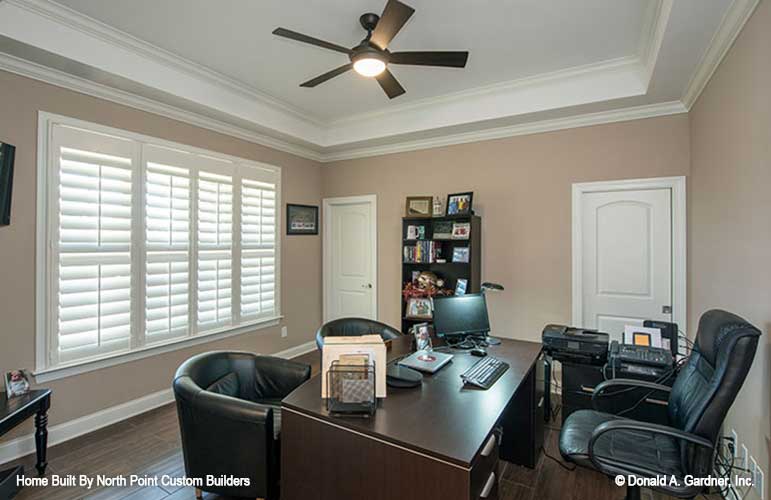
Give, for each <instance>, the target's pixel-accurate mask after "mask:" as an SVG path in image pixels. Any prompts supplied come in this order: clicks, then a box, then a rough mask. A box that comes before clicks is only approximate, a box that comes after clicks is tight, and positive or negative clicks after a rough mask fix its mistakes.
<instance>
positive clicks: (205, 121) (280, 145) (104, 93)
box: [0, 0, 323, 161]
mask: <svg viewBox="0 0 771 500" xmlns="http://www.w3.org/2000/svg"><path fill="white" fill-rule="evenodd" d="M5 1H8V0H5ZM0 69H1V70H4V71H8V72H10V73H15V74H17V75H21V76H25V77H28V78H32V79H34V80H39V81H42V82H44V83H49V84H51V85H56V86H57V87H62V88H65V89H68V90H73V91H75V92H79V93H81V94H86V95H89V96H91V97H97V98H99V99H104V100H107V101H110V102H114V103H116V104H121V105H123V106H128V107H131V108H134V109H138V110H141V111H146V112H148V113H153V114H156V115H160V116H163V117H165V118H171V119H173V120H178V121H180V122H184V123H187V124H189V125H195V126H196V127H201V128H204V129H207V130H211V131H213V132H218V133H221V134H225V135H229V136H231V137H236V138H238V139H243V140H245V141H248V142H252V143H255V144H259V145H260V146H266V147H269V148H273V149H276V150H279V151H283V152H285V153H290V154H293V155H297V156H300V157H302V158H306V159H309V160H315V161H322V159H323V155H322V154H321V153H320V152H318V151H315V150H313V149H310V148H307V147H303V146H300V145H297V144H292V143H290V142H288V141H283V140H281V139H277V138H275V137H271V136H268V135H265V134H260V133H258V132H255V131H253V130H249V129H245V128H243V127H238V126H236V125H232V124H229V123H225V122H223V121H220V120H216V119H214V118H210V117H208V116H204V115H200V114H198V113H193V112H190V111H186V110H182V109H180V108H178V107H175V106H170V105H168V104H164V103H161V102H158V101H155V100H152V99H148V98H145V97H141V96H139V95H136V94H132V93H129V92H125V91H122V90H119V89H116V88H114V87H109V86H107V85H102V84H100V83H95V82H92V81H91V80H87V79H85V78H80V77H77V76H73V75H71V74H69V73H65V72H63V71H59V70H56V69H52V68H49V67H47V66H43V65H40V64H36V63H33V62H30V61H27V60H26V59H21V58H18V57H14V56H11V55H8V54H4V53H2V52H0Z"/></svg>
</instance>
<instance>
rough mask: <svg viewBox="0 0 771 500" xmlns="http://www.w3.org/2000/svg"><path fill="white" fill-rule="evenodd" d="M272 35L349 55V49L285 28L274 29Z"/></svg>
mask: <svg viewBox="0 0 771 500" xmlns="http://www.w3.org/2000/svg"><path fill="white" fill-rule="evenodd" d="M273 34H274V35H278V36H283V37H284V38H291V39H292V40H297V41H298V42H303V43H309V44H311V45H315V46H317V47H323V48H325V49H329V50H334V51H336V52H342V53H343V54H350V53H351V49H346V48H345V47H342V46H340V45H337V44H335V43H331V42H325V41H324V40H319V39H318V38H313V37H312V36H308V35H303V34H302V33H298V32H296V31H292V30H288V29H285V28H276V29H274V30H273Z"/></svg>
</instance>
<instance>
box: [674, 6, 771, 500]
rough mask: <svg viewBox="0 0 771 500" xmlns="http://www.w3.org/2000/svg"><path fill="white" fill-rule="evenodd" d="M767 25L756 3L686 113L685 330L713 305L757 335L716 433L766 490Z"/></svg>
mask: <svg viewBox="0 0 771 500" xmlns="http://www.w3.org/2000/svg"><path fill="white" fill-rule="evenodd" d="M770 28H771V3H769V2H761V3H760V5H759V6H758V9H757V10H756V12H755V13H754V14H753V16H752V17H751V18H750V20H749V22H748V23H747V25H746V26H745V28H744V31H743V32H742V33H741V34H740V36H739V38H738V39H737V41H736V43H735V44H734V46H733V48H732V49H731V51H730V52H729V53H728V55H727V57H726V58H725V59H724V60H723V62H722V64H721V65H720V67H719V68H718V70H717V72H716V73H715V75H714V76H713V78H712V80H711V81H710V83H709V84H708V85H707V88H706V89H705V91H704V93H703V94H702V95H701V98H700V99H699V100H698V101H697V103H696V105H695V106H694V107H693V109H692V110H691V114H690V120H691V155H692V168H691V174H692V175H691V206H690V210H691V218H690V242H689V249H690V256H689V260H690V276H691V279H690V290H689V298H690V305H691V307H690V318H691V325H694V326H695V324H696V323H695V321H696V319H697V318H698V316H699V315H700V314H701V313H702V312H703V311H705V310H707V309H710V308H712V307H720V308H724V309H728V310H730V311H733V312H736V313H737V314H739V315H741V316H743V317H745V318H746V319H747V320H749V321H750V322H752V323H753V324H755V325H756V326H757V327H758V328H760V329H761V330H762V331H763V332H764V333H763V337H761V341H760V345H759V348H758V354H757V356H756V358H755V363H754V365H753V367H752V371H751V372H750V374H749V377H748V380H747V382H746V383H745V386H744V388H743V389H742V392H741V393H740V395H739V398H738V399H737V401H736V403H735V404H734V406H733V408H732V410H731V412H730V414H729V418H728V419H727V421H726V423H725V428H726V433H728V431H730V429H731V428H735V429H736V431H737V432H738V433H739V439H740V440H742V441H743V442H744V443H745V444H746V445H747V448H748V449H749V451H750V454H752V455H753V456H754V457H755V459H756V460H757V461H758V463H759V464H760V465H761V466H762V468H763V470H764V471H765V473H766V476H765V479H766V484H768V481H769V480H770V478H771V476H770V475H769V473H771V471H769V463H770V460H769V453H771V451H769V450H770V448H769V440H770V439H771V419H770V418H769V414H771V397H769V390H770V389H769V387H770V386H771V366H770V365H771V360H770V358H769V349H770V347H769V346H770V345H771V344H769V332H771V52H770V51H769V48H771V29H770ZM766 491H767V492H769V489H768V488H766ZM766 497H768V493H767V494H766Z"/></svg>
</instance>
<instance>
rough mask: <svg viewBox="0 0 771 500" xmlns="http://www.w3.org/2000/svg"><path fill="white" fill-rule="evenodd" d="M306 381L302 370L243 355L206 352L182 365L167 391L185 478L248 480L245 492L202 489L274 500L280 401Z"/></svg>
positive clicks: (241, 488) (308, 371)
mask: <svg viewBox="0 0 771 500" xmlns="http://www.w3.org/2000/svg"><path fill="white" fill-rule="evenodd" d="M310 375H311V367H310V366H308V365H305V364H302V363H295V362H293V361H287V360H285V359H280V358H274V357H270V356H257V355H254V354H251V353H247V352H225V351H217V352H208V353H204V354H199V355H197V356H194V357H192V358H190V359H188V360H187V361H185V362H184V363H183V364H182V366H180V367H179V369H178V370H177V373H176V375H175V376H174V384H173V387H174V397H175V398H176V400H177V414H178V416H179V426H180V430H181V433H182V452H183V455H184V458H185V472H186V473H187V477H189V478H201V479H202V480H204V481H205V478H206V476H207V475H213V476H221V475H230V476H235V477H244V478H249V483H250V484H249V486H226V485H225V486H221V487H218V486H214V487H204V488H201V489H203V490H205V491H208V492H211V493H217V494H219V495H225V496H237V497H251V498H266V499H277V498H278V497H279V476H280V474H279V464H280V460H279V451H280V445H279V444H280V443H279V433H280V430H281V399H282V398H284V397H285V396H287V395H288V394H289V393H290V392H292V391H293V390H294V389H295V388H296V387H297V386H299V385H300V384H302V383H303V382H305V381H306V380H308V379H309V378H310ZM196 495H197V496H199V497H200V491H196Z"/></svg>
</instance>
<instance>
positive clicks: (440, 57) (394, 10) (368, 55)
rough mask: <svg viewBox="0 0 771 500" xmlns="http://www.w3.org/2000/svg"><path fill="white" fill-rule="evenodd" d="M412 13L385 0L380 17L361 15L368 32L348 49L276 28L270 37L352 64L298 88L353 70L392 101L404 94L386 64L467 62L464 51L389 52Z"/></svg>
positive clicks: (462, 64)
mask: <svg viewBox="0 0 771 500" xmlns="http://www.w3.org/2000/svg"><path fill="white" fill-rule="evenodd" d="M414 13H415V9H413V8H412V7H410V6H409V5H405V4H403V3H402V2H399V1H398V0H388V3H387V4H386V6H385V9H383V14H382V15H380V16H378V15H377V14H372V13H367V14H363V15H362V16H361V17H360V18H359V22H360V23H361V25H362V26H363V27H364V29H365V30H367V36H366V37H364V40H362V41H361V43H359V44H358V45H356V46H355V47H353V48H350V49H348V48H345V47H343V46H340V45H337V44H334V43H330V42H325V41H324V40H319V39H318V38H314V37H311V36H308V35H303V34H302V33H297V32H296V31H292V30H288V29H285V28H276V29H275V30H273V34H274V35H278V36H283V37H285V38H291V39H292V40H296V41H298V42H304V43H309V44H311V45H316V46H317V47H323V48H325V49H329V50H334V51H336V52H342V53H343V54H346V55H347V56H348V57H349V58H350V60H351V62H349V63H348V64H344V65H342V66H340V67H339V68H335V69H333V70H332V71H328V72H326V73H324V74H323V75H319V76H317V77H316V78H312V79H310V80H308V81H307V82H304V83H301V84H300V87H315V86H316V85H319V84H320V83H324V82H326V81H327V80H330V79H332V78H334V77H336V76H338V75H341V74H343V73H345V72H346V71H349V70H351V69H353V70H354V71H356V72H357V73H359V74H360V75H362V76H368V77H374V78H375V79H376V80H377V82H378V83H379V84H380V86H381V87H382V88H383V90H384V91H385V93H386V94H387V95H388V97H389V98H391V99H393V98H394V97H398V96H400V95H402V94H404V92H405V90H404V87H402V86H401V85H400V84H399V82H398V81H397V80H396V78H395V77H394V75H393V74H392V73H391V72H390V71H389V70H388V65H389V64H411V65H416V66H444V67H450V68H463V67H465V66H466V60H467V59H468V52H465V51H463V52H450V51H440V52H390V51H389V50H388V44H389V43H390V42H391V40H393V38H394V37H395V36H396V34H397V33H399V30H401V29H402V26H404V23H406V22H407V20H408V19H409V18H410V17H411V16H412V14H414Z"/></svg>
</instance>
